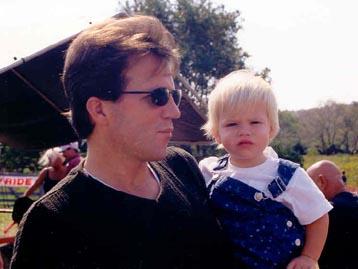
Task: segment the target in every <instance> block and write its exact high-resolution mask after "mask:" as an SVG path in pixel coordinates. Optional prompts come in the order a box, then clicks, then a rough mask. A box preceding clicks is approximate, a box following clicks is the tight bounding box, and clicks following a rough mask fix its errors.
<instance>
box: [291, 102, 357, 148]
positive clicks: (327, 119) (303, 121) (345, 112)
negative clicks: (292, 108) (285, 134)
mask: <svg viewBox="0 0 358 269" xmlns="http://www.w3.org/2000/svg"><path fill="white" fill-rule="evenodd" d="M297 114H298V118H299V124H300V128H299V129H300V130H299V137H300V138H301V139H302V141H303V142H304V143H305V144H306V145H308V146H309V147H311V148H316V149H317V151H318V152H319V153H321V154H337V153H357V152H358V102H353V103H352V104H350V105H346V104H339V103H336V102H333V101H328V102H326V103H325V104H324V105H323V106H321V107H318V108H313V109H309V110H302V111H299V112H298V113H297Z"/></svg>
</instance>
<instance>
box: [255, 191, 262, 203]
mask: <svg viewBox="0 0 358 269" xmlns="http://www.w3.org/2000/svg"><path fill="white" fill-rule="evenodd" d="M262 198H264V196H263V195H262V193H261V192H256V193H255V195H254V199H255V200H256V201H257V202H260V201H261V200H262Z"/></svg>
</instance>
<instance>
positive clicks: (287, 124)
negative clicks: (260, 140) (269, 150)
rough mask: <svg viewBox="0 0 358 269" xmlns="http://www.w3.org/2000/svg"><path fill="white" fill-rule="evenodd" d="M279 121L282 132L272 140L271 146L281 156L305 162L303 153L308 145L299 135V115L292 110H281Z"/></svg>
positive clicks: (301, 162)
mask: <svg viewBox="0 0 358 269" xmlns="http://www.w3.org/2000/svg"><path fill="white" fill-rule="evenodd" d="M279 122H280V132H279V134H278V135H277V137H276V138H275V139H274V140H273V141H272V143H271V146H272V147H273V148H274V149H275V151H276V152H277V154H278V155H279V156H280V157H281V158H284V159H288V160H291V161H294V162H297V163H300V164H303V157H302V155H303V154H305V153H306V147H305V146H304V145H302V143H301V140H300V137H299V135H298V131H299V120H298V117H297V115H296V114H295V113H294V112H291V111H280V112H279Z"/></svg>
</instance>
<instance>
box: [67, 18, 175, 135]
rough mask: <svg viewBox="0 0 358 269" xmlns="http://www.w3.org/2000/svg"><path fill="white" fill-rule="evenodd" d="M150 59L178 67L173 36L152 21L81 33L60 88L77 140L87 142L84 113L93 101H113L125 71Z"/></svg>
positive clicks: (112, 23)
mask: <svg viewBox="0 0 358 269" xmlns="http://www.w3.org/2000/svg"><path fill="white" fill-rule="evenodd" d="M149 54H151V55H153V56H155V57H157V58H158V59H159V60H160V61H161V65H170V67H171V69H172V71H173V75H174V74H175V73H176V72H177V70H178V67H179V53H178V49H177V46H176V43H175V41H174V38H173V36H172V35H171V34H170V33H169V32H168V30H167V29H166V28H165V27H164V26H163V24H162V23H161V22H160V21H159V20H158V19H156V18H154V17H150V16H132V17H127V18H122V19H116V18H111V19H109V20H107V21H105V22H102V23H100V24H96V25H94V26H92V27H90V28H89V29H87V30H85V31H83V32H81V33H80V34H79V35H78V36H77V37H76V38H75V39H74V40H73V41H72V43H71V45H70V46H69V48H68V50H67V53H66V59H65V65H64V69H63V77H62V80H63V85H64V88H65V92H66V95H67V96H68V98H69V101H70V107H71V117H72V125H73V127H74V128H75V130H76V131H77V133H78V135H79V137H80V138H88V136H89V135H90V134H91V133H92V131H93V128H94V125H93V123H92V121H91V119H90V116H89V114H88V112H87V109H86V103H87V100H88V99H89V98H90V97H92V96H94V97H98V98H100V99H102V100H110V101H116V100H118V98H119V97H120V96H121V92H122V91H123V90H124V88H125V87H126V83H127V81H126V77H125V72H126V70H127V69H128V68H129V67H130V64H131V63H135V61H136V60H137V59H139V58H141V57H144V56H146V55H149Z"/></svg>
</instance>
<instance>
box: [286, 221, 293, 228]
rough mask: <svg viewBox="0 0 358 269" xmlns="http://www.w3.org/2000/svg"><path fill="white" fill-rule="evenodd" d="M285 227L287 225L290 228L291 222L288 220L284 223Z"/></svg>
mask: <svg viewBox="0 0 358 269" xmlns="http://www.w3.org/2000/svg"><path fill="white" fill-rule="evenodd" d="M286 225H287V227H290V228H291V227H292V221H290V220H288V221H287V222H286Z"/></svg>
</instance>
